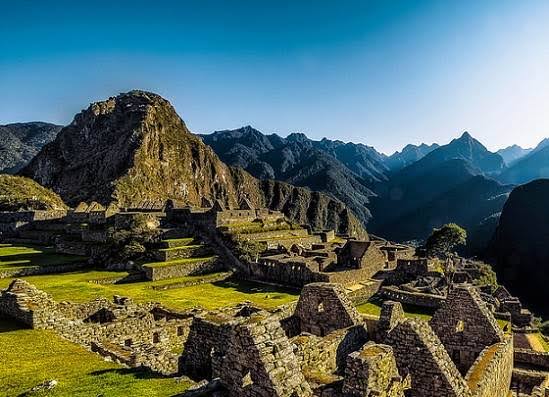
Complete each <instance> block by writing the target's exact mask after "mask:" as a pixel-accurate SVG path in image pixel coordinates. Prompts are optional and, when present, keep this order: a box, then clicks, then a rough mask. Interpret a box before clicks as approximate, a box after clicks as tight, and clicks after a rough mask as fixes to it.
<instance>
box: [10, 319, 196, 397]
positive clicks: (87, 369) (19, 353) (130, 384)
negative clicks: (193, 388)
mask: <svg viewBox="0 0 549 397" xmlns="http://www.w3.org/2000/svg"><path fill="white" fill-rule="evenodd" d="M0 352H2V354H1V358H0V396H18V395H20V394H22V393H24V392H25V391H28V390H29V389H30V388H32V387H33V386H36V385H37V384H40V383H41V382H43V381H46V380H53V379H54V380H56V381H58V385H57V387H56V388H55V389H54V390H52V391H49V392H47V393H46V392H43V393H37V394H32V395H33V396H40V397H42V396H48V397H49V396H51V397H60V396H63V397H64V396H67V397H69V396H103V397H122V396H143V397H145V396H147V397H149V396H151V397H155V396H158V397H160V396H172V395H175V394H178V393H181V392H183V391H185V389H186V388H187V387H188V385H187V384H185V383H178V382H176V381H175V380H174V379H168V378H159V377H155V376H154V375H151V374H149V373H146V372H142V371H138V370H134V369H127V368H124V367H122V366H120V365H118V364H115V363H112V362H106V361H104V360H103V359H102V358H101V357H100V356H99V355H97V354H95V353H91V352H89V351H87V350H85V349H84V348H82V347H80V346H78V345H76V344H73V343H71V342H68V341H65V340H63V339H61V338H60V337H58V336H57V335H56V334H55V333H53V332H51V331H43V330H30V329H21V328H19V326H18V324H16V323H14V322H12V321H7V320H0Z"/></svg>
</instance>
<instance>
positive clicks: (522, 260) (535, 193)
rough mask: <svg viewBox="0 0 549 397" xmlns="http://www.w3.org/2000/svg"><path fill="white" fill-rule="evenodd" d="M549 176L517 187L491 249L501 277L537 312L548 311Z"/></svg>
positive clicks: (503, 213)
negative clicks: (548, 203)
mask: <svg viewBox="0 0 549 397" xmlns="http://www.w3.org/2000/svg"><path fill="white" fill-rule="evenodd" d="M548 201H549V180H547V179H539V180H536V181H533V182H530V183H528V184H526V185H522V186H519V187H517V188H515V189H514V190H513V191H512V193H511V195H510V196H509V199H508V200H507V202H506V203H505V206H504V208H503V212H502V213H501V217H500V221H499V226H498V228H497V231H496V234H495V236H494V239H493V242H492V246H491V249H490V251H491V253H492V256H494V257H495V259H496V271H497V273H498V278H499V280H500V281H501V282H503V284H504V285H505V286H506V287H508V288H509V290H510V291H511V292H512V293H514V294H517V295H518V296H519V297H520V298H521V299H523V300H524V302H525V303H527V304H528V305H529V306H531V307H532V308H533V309H535V310H536V311H537V312H539V313H542V314H545V315H549V308H548V307H547V297H548V296H549V294H548V293H547V285H548V284H549V272H548V270H549V245H548V244H547V241H549V207H548V206H547V202H548Z"/></svg>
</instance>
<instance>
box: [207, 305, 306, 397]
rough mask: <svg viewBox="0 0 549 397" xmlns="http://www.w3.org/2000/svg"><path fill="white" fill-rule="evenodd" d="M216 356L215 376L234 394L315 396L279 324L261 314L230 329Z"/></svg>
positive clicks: (281, 396) (288, 396)
mask: <svg viewBox="0 0 549 397" xmlns="http://www.w3.org/2000/svg"><path fill="white" fill-rule="evenodd" d="M223 343H224V345H225V346H224V347H225V351H224V352H223V354H216V355H214V365H213V377H214V378H219V379H220V381H221V384H222V385H223V386H224V387H225V388H226V389H227V390H228V391H229V396H234V397H237V396H238V397H241V396H243V397H256V396H258V397H259V396H265V397H267V396H272V397H292V396H300V397H307V396H312V391H311V388H310V386H309V384H308V383H307V382H306V381H305V378H304V376H303V373H302V372H301V371H300V367H299V361H298V359H297V357H296V356H295V354H294V351H293V346H292V345H291V344H290V342H289V340H288V338H287V337H286V334H285V333H284V330H283V329H282V327H281V326H280V323H279V322H278V320H276V319H275V318H272V317H269V316H264V315H263V314H261V313H257V314H253V315H252V316H251V317H250V318H249V320H248V321H245V322H243V323H241V324H237V325H234V326H232V327H231V328H230V330H229V333H228V338H227V339H225V340H224V341H223Z"/></svg>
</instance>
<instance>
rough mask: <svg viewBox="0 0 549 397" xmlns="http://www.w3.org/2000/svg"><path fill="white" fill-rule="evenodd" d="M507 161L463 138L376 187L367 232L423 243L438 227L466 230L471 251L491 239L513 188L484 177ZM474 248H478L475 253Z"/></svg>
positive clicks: (467, 136) (466, 135)
mask: <svg viewBox="0 0 549 397" xmlns="http://www.w3.org/2000/svg"><path fill="white" fill-rule="evenodd" d="M503 167H504V164H503V159H502V158H501V157H500V156H499V155H495V154H493V153H490V152H489V151H488V150H487V149H486V148H485V147H484V146H482V145H481V144H480V143H479V142H478V141H476V140H475V139H474V138H472V137H471V136H470V135H469V134H467V133H465V134H464V135H463V136H462V137H461V138H458V139H455V140H453V141H452V142H450V143H449V144H448V145H445V146H441V147H440V148H438V149H436V150H434V151H432V152H431V153H429V154H427V155H426V156H425V157H423V158H422V159H420V160H419V161H417V162H415V163H413V164H411V165H410V166H408V167H405V168H403V169H402V170H400V171H398V172H396V173H395V174H393V175H392V177H391V178H390V180H389V181H388V182H385V183H381V184H378V185H377V186H376V187H375V191H376V193H377V194H378V197H376V198H374V199H372V204H371V207H370V209H371V211H372V214H373V221H372V222H371V224H370V225H369V229H370V230H371V231H372V232H374V233H376V234H379V235H382V236H386V237H389V238H392V239H395V240H412V239H419V240H421V239H424V238H425V237H427V236H428V235H429V233H430V232H431V231H432V229H433V228H434V227H440V226H441V225H443V224H445V223H448V222H455V223H458V224H460V225H461V226H463V227H465V228H466V229H467V230H468V232H469V235H470V236H471V238H470V241H471V245H470V248H471V250H475V251H476V250H477V249H478V247H479V246H482V244H483V243H485V242H486V241H488V240H489V238H490V236H491V234H492V233H493V229H494V228H495V222H493V221H490V219H493V218H494V217H495V218H496V219H497V216H498V214H499V212H500V211H501V209H502V208H503V204H504V203H505V200H506V198H507V195H508V193H509V192H510V191H511V189H512V186H506V185H502V184H500V183H499V182H497V181H495V180H493V179H491V178H489V177H487V176H486V174H490V173H494V172H496V171H497V170H500V169H503ZM473 247H474V248H473Z"/></svg>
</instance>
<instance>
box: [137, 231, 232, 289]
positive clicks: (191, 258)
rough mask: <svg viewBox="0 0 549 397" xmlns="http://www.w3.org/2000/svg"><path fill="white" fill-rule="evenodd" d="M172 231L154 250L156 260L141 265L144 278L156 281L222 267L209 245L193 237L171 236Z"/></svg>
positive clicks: (212, 270)
mask: <svg viewBox="0 0 549 397" xmlns="http://www.w3.org/2000/svg"><path fill="white" fill-rule="evenodd" d="M174 233H175V232H173V231H170V233H167V235H168V236H170V238H167V239H165V240H163V241H162V242H161V244H160V247H159V248H158V249H156V250H155V252H154V256H155V258H156V259H157V262H151V263H145V264H143V265H142V270H143V272H144V274H145V278H146V279H148V280H151V281H156V280H166V279H171V278H177V277H184V276H197V275H205V274H210V273H215V272H218V271H220V270H221V269H222V266H221V263H220V261H219V260H218V257H217V255H215V253H214V251H213V250H212V248H211V247H209V246H208V245H206V244H202V243H200V242H199V241H197V240H196V238H195V237H189V236H185V237H181V236H175V237H172V236H173V235H174Z"/></svg>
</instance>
